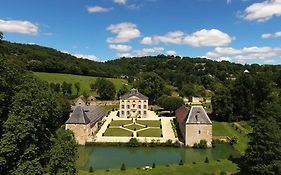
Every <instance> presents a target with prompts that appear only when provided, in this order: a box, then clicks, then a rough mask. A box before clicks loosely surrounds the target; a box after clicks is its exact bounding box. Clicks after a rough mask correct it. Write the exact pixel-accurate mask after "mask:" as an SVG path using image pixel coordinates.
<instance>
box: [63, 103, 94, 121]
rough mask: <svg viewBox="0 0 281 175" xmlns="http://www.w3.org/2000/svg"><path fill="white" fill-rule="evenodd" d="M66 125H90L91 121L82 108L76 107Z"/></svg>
mask: <svg viewBox="0 0 281 175" xmlns="http://www.w3.org/2000/svg"><path fill="white" fill-rule="evenodd" d="M65 123H66V124H88V123H90V119H89V118H88V116H87V114H86V112H85V111H84V110H83V108H82V106H76V107H75V109H74V110H73V112H72V113H71V114H70V117H69V119H68V120H67V121H66V122H65Z"/></svg>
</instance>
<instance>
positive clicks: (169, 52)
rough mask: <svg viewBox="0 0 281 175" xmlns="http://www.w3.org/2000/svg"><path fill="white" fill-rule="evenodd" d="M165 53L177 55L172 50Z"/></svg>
mask: <svg viewBox="0 0 281 175" xmlns="http://www.w3.org/2000/svg"><path fill="white" fill-rule="evenodd" d="M166 53H167V55H177V52H176V51H174V50H168V51H167V52H166Z"/></svg>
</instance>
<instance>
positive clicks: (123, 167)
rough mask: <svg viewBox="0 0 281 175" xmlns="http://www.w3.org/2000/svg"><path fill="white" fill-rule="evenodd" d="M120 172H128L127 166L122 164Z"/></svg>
mask: <svg viewBox="0 0 281 175" xmlns="http://www.w3.org/2000/svg"><path fill="white" fill-rule="evenodd" d="M120 170H121V171H125V170H126V166H125V164H124V163H122V165H121V168H120Z"/></svg>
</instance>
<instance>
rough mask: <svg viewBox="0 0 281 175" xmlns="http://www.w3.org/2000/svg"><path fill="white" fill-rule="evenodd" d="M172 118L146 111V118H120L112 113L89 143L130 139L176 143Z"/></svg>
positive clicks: (115, 113) (114, 112)
mask: <svg viewBox="0 0 281 175" xmlns="http://www.w3.org/2000/svg"><path fill="white" fill-rule="evenodd" d="M172 120H173V118H172V117H158V116H157V115H156V114H155V113H154V112H153V111H148V117H146V118H120V117H118V116H117V111H112V112H110V114H109V115H108V116H107V117H106V118H105V122H104V123H103V125H102V126H101V128H100V129H99V131H98V133H97V134H96V136H95V137H94V138H91V139H90V140H89V142H128V141H129V140H130V139H131V138H132V137H134V138H137V139H138V140H139V141H140V142H151V141H158V142H166V141H167V140H172V141H173V142H175V141H178V138H176V136H175V133H174V130H173V128H172V124H171V122H172Z"/></svg>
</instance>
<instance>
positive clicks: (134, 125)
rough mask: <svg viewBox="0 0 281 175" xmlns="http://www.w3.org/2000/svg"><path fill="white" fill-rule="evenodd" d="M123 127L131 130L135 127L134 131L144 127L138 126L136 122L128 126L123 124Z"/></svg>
mask: <svg viewBox="0 0 281 175" xmlns="http://www.w3.org/2000/svg"><path fill="white" fill-rule="evenodd" d="M124 128H128V129H131V130H134V129H136V131H137V130H139V129H143V128H145V127H143V126H139V125H136V124H132V125H129V126H124Z"/></svg>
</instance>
